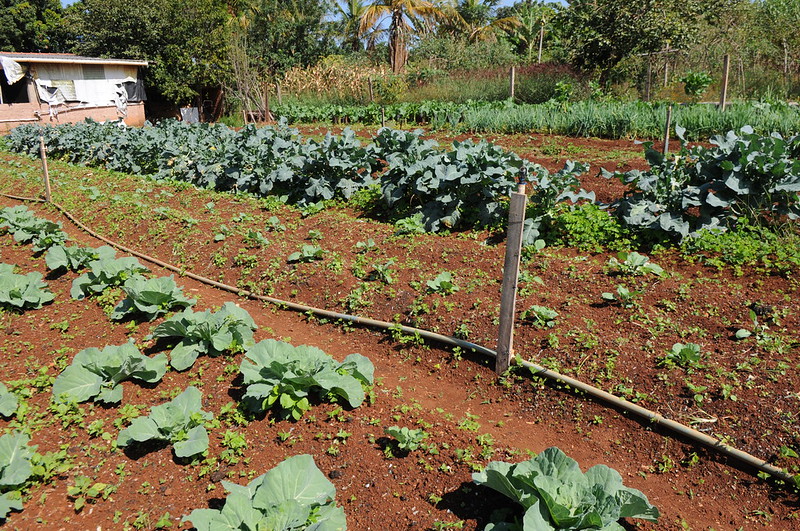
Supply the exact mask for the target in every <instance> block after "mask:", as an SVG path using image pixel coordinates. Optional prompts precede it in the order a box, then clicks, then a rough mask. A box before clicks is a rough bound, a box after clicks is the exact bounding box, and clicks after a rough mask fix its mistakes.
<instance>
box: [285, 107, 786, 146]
mask: <svg viewBox="0 0 800 531" xmlns="http://www.w3.org/2000/svg"><path fill="white" fill-rule="evenodd" d="M667 107H668V105H667V104H666V103H647V102H628V103H623V102H597V101H590V100H589V101H581V102H575V103H559V102H548V103H542V104H514V103H512V102H510V101H508V102H480V101H475V102H468V103H452V102H438V101H423V102H406V103H395V104H390V105H385V106H380V105H377V104H374V103H373V104H370V105H353V106H343V105H335V104H327V105H315V104H307V103H294V102H293V103H285V104H282V105H275V106H273V109H272V111H273V114H275V116H280V117H283V118H285V119H286V120H288V121H289V122H290V123H313V122H326V123H350V124H353V123H361V124H365V125H378V124H381V123H383V121H386V120H388V121H393V122H395V123H397V124H401V125H405V124H426V125H429V126H431V127H434V128H436V129H453V130H457V131H472V132H482V133H552V134H560V135H567V136H578V137H582V136H586V137H596V138H649V139H655V138H661V137H662V136H663V134H664V124H665V123H666V118H667ZM673 113H674V114H673V122H674V123H677V124H679V125H681V126H682V127H684V128H685V129H686V130H687V131H688V132H689V134H690V139H691V140H704V139H707V138H709V137H710V136H712V135H715V134H720V133H724V132H725V131H730V130H739V129H741V128H742V127H744V126H745V125H750V126H751V127H753V129H754V130H755V131H756V132H758V133H761V134H767V133H770V132H773V131H777V132H780V133H781V134H784V135H786V134H792V133H793V132H796V131H798V130H800V109H798V108H797V107H793V106H788V105H785V104H776V105H770V104H768V103H737V104H733V105H731V106H729V107H728V108H727V109H726V111H725V112H720V111H719V110H718V109H717V108H716V106H715V105H685V106H677V107H675V108H674V110H673Z"/></svg>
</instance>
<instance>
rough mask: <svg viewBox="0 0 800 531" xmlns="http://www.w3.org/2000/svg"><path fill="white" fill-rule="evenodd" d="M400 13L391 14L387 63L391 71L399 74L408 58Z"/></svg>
mask: <svg viewBox="0 0 800 531" xmlns="http://www.w3.org/2000/svg"><path fill="white" fill-rule="evenodd" d="M402 17H403V14H402V13H394V14H393V15H392V25H391V26H390V28H389V64H390V65H391V66H392V72H393V73H395V74H399V73H400V72H402V71H403V68H404V67H405V66H406V61H407V60H408V50H406V36H405V35H404V34H403V31H402V29H401V27H402V22H403V20H402Z"/></svg>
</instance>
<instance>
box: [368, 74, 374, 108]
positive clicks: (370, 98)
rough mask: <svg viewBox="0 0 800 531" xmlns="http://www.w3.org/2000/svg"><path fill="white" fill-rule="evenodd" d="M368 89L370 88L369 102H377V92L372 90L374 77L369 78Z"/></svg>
mask: <svg viewBox="0 0 800 531" xmlns="http://www.w3.org/2000/svg"><path fill="white" fill-rule="evenodd" d="M367 88H369V102H370V103H372V102H374V101H375V91H374V90H373V88H372V76H370V77H368V78H367Z"/></svg>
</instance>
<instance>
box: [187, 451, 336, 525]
mask: <svg viewBox="0 0 800 531" xmlns="http://www.w3.org/2000/svg"><path fill="white" fill-rule="evenodd" d="M222 486H223V487H225V490H226V491H228V496H227V497H226V499H225V505H224V506H223V507H222V509H220V510H217V509H195V510H194V511H192V513H191V514H190V515H189V516H184V517H183V520H182V522H187V521H188V522H191V523H192V525H193V526H194V527H195V528H196V529H197V531H225V530H231V531H233V530H237V531H238V530H242V529H249V530H256V529H263V530H270V531H299V530H301V529H304V530H309V531H310V530H313V531H343V530H344V529H346V528H347V523H346V521H345V515H344V511H343V510H342V509H341V508H340V507H337V506H336V502H335V501H334V497H335V496H336V489H335V487H334V486H333V484H332V483H331V482H330V481H328V480H327V479H326V478H325V476H324V475H323V474H322V472H320V470H319V469H318V468H317V466H316V465H315V464H314V459H313V458H312V457H311V456H310V455H305V454H304V455H296V456H294V457H289V458H288V459H286V460H284V461H283V462H281V463H280V464H279V465H278V466H276V467H275V468H273V469H272V470H270V471H269V472H267V473H266V474H263V475H261V476H259V477H257V478H256V479H254V480H253V481H251V482H250V483H248V484H247V486H241V485H237V484H235V483H230V482H227V481H223V482H222Z"/></svg>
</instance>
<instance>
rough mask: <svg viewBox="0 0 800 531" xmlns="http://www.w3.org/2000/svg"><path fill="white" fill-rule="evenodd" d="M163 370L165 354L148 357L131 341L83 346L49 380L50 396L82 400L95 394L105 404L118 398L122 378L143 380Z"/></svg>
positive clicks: (150, 379) (156, 377)
mask: <svg viewBox="0 0 800 531" xmlns="http://www.w3.org/2000/svg"><path fill="white" fill-rule="evenodd" d="M166 370H167V356H166V354H158V355H156V356H155V357H153V358H149V357H147V356H145V355H144V354H142V353H141V352H139V349H138V348H136V345H134V344H133V343H123V344H122V345H119V346H107V347H105V348H103V349H102V350H101V349H99V348H87V349H84V350H81V351H80V352H78V353H77V354H76V355H75V358H73V360H72V364H71V365H70V366H69V367H67V368H66V369H64V372H62V373H61V374H60V375H59V376H58V377H57V378H56V381H55V382H54V383H53V398H54V399H55V400H69V401H74V402H85V401H86V400H90V399H92V398H95V397H96V399H97V400H98V401H100V402H105V403H106V404H116V403H118V402H120V401H121V400H122V386H121V385H119V384H120V383H121V382H122V381H123V380H128V379H137V380H142V381H144V382H147V383H155V382H158V381H160V380H161V378H162V377H163V376H164V373H165V372H166Z"/></svg>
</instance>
